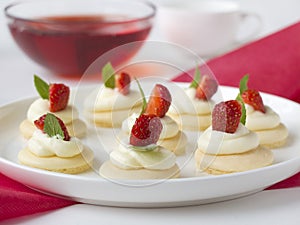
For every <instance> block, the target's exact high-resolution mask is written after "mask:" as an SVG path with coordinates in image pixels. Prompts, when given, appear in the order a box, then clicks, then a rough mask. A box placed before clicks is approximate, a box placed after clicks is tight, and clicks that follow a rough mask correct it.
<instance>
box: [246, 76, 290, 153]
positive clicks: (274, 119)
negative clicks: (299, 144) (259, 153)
mask: <svg viewBox="0 0 300 225" xmlns="http://www.w3.org/2000/svg"><path fill="white" fill-rule="evenodd" d="M247 81H248V75H246V76H244V77H243V78H242V79H241V83H244V84H243V85H241V86H243V89H242V90H241V98H242V100H243V102H244V103H245V106H246V113H247V120H246V127H247V128H248V129H249V130H252V131H254V132H255V133H256V134H257V135H258V138H259V143H260V145H262V146H264V147H266V148H270V149H272V148H278V147H281V146H283V145H284V144H285V143H286V140H287V137H288V130H287V128H286V127H285V126H284V124H282V123H281V121H280V117H279V115H278V114H277V113H276V112H275V111H273V110H272V108H271V107H269V106H267V105H264V103H263V100H262V97H261V96H260V94H259V92H258V91H257V90H254V89H248V87H247Z"/></svg>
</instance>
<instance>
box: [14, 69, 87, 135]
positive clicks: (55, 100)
mask: <svg viewBox="0 0 300 225" xmlns="http://www.w3.org/2000/svg"><path fill="white" fill-rule="evenodd" d="M34 84H35V87H36V90H37V91H38V93H39V95H40V98H38V99H37V100H35V101H34V102H33V103H32V104H31V105H30V107H29V109H28V111H27V118H26V119H25V120H24V121H23V122H22V123H21V124H20V131H21V133H22V135H23V136H24V137H25V138H27V139H28V138H30V137H31V136H32V134H33V133H34V131H35V130H36V127H35V126H34V121H35V120H37V119H38V118H40V117H41V116H42V115H44V114H46V113H47V112H51V113H53V114H54V115H56V116H57V117H59V118H61V120H62V121H63V122H64V124H65V125H66V127H67V130H68V132H69V133H70V134H71V136H75V137H79V138H80V137H83V136H84V135H85V134H86V129H87V128H86V125H85V123H84V122H83V121H82V120H80V119H79V113H78V111H77V109H76V108H75V107H74V106H72V105H68V102H69V95H70V89H69V87H68V86H66V85H64V84H60V83H53V84H47V83H46V82H45V81H43V80H42V79H41V78H39V77H38V76H36V75H35V76H34Z"/></svg>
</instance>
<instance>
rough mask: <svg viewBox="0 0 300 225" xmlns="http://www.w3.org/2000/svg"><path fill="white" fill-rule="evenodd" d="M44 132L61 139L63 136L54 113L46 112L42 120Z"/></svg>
mask: <svg viewBox="0 0 300 225" xmlns="http://www.w3.org/2000/svg"><path fill="white" fill-rule="evenodd" d="M44 132H45V133H46V134H48V135H49V136H50V137H53V136H59V138H61V139H62V140H63V139H64V138H65V134H64V132H63V130H62V129H61V126H60V124H59V122H58V119H57V118H56V116H55V115H53V114H51V113H47V115H46V117H45V121H44Z"/></svg>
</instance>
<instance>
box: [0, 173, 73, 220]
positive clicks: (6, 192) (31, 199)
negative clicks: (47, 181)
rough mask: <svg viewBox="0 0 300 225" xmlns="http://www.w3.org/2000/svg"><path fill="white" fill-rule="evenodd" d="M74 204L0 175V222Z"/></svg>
mask: <svg viewBox="0 0 300 225" xmlns="http://www.w3.org/2000/svg"><path fill="white" fill-rule="evenodd" d="M72 204H75V202H73V201H68V200H65V199H60V198H56V197H52V196H49V195H46V194H42V193H40V192H37V191H34V190H32V189H30V188H28V187H26V186H24V185H23V184H20V183H18V182H16V181H14V180H11V179H10V178H8V177H6V176H4V175H3V174H1V173H0V221H1V220H5V219H9V218H15V217H19V216H24V215H29V214H34V213H38V212H44V211H47V210H51V209H57V208H61V207H65V206H68V205H72Z"/></svg>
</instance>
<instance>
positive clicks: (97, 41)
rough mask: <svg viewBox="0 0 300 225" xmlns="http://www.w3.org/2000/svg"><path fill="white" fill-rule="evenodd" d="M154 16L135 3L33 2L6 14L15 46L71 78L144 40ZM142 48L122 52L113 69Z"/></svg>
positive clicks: (15, 6)
mask: <svg viewBox="0 0 300 225" xmlns="http://www.w3.org/2000/svg"><path fill="white" fill-rule="evenodd" d="M155 13H156V8H155V6H154V5H152V4H151V3H148V2H143V1H137V0H136V1H124V0H72V1H69V0H51V1H49V0H32V1H26V2H19V3H13V4H11V5H9V6H7V7H6V8H5V15H6V17H7V18H8V27H9V29H10V32H11V34H12V36H13V38H14V40H15V41H16V43H17V44H18V46H19V47H20V48H21V49H22V50H23V51H24V52H25V53H26V54H27V55H28V56H29V57H30V58H31V59H32V60H34V61H35V62H37V63H38V64H40V65H41V66H43V67H44V68H46V69H48V70H50V71H51V72H52V73H54V74H56V75H66V76H73V77H74V76H75V77H76V76H77V77H80V76H81V75H82V74H83V73H84V72H85V70H86V69H87V68H88V66H89V65H90V64H91V63H92V62H93V61H94V60H95V59H97V58H98V57H99V56H101V55H102V54H104V53H105V52H107V51H109V50H111V49H113V48H115V47H118V46H120V45H123V44H127V43H130V42H134V41H142V40H145V39H146V38H147V36H148V34H149V32H150V30H151V28H152V24H153V18H154V16H155ZM140 47H141V45H134V48H128V49H126V50H124V52H122V53H120V54H119V55H116V56H114V57H113V58H112V59H111V63H112V64H113V65H114V66H117V65H120V64H122V63H124V62H126V61H128V60H129V59H130V58H131V57H132V56H134V55H135V54H136V52H137V51H138V50H139V48H140ZM99 70H101V68H99Z"/></svg>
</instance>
